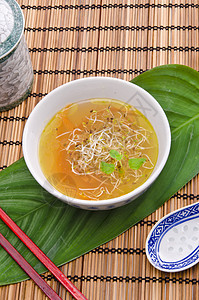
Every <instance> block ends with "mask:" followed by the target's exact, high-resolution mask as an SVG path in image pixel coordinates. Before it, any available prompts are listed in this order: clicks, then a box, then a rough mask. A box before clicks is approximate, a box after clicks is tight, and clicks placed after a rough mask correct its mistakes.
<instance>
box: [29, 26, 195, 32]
mask: <svg viewBox="0 0 199 300" xmlns="http://www.w3.org/2000/svg"><path fill="white" fill-rule="evenodd" d="M97 30H99V31H102V30H105V31H108V30H111V31H113V30H131V31H135V30H136V31H140V30H141V31H144V30H155V31H156V30H199V27H198V26H192V25H188V26H179V25H178V26H174V25H171V26H169V25H167V26H150V25H149V26H123V25H122V26H92V27H90V26H87V27H83V26H75V27H73V26H71V27H56V26H55V27H34V28H32V27H26V28H25V31H33V32H36V31H39V32H40V31H42V32H46V31H59V32H62V31H97Z"/></svg>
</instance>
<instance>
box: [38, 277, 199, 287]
mask: <svg viewBox="0 0 199 300" xmlns="http://www.w3.org/2000/svg"><path fill="white" fill-rule="evenodd" d="M41 276H42V278H43V279H45V280H47V281H49V280H52V279H53V280H55V281H57V279H56V278H55V277H54V276H53V275H47V276H45V275H41ZM67 278H68V279H69V280H72V281H74V282H77V281H105V282H159V283H170V282H171V283H178V284H182V283H186V284H193V285H195V284H198V283H199V280H197V279H195V278H194V279H190V278H181V277H180V278H175V277H174V278H169V277H149V276H146V277H141V276H138V277H137V276H103V275H101V276H98V275H94V276H90V275H87V276H84V275H82V276H77V275H75V276H71V275H67Z"/></svg>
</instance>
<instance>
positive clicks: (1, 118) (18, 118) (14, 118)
mask: <svg viewBox="0 0 199 300" xmlns="http://www.w3.org/2000/svg"><path fill="white" fill-rule="evenodd" d="M27 119H28V118H27V117H14V116H10V117H6V116H5V117H1V116H0V121H1V120H3V121H5V122H6V121H11V122H12V121H25V120H27Z"/></svg>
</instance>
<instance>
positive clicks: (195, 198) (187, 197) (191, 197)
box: [172, 193, 199, 200]
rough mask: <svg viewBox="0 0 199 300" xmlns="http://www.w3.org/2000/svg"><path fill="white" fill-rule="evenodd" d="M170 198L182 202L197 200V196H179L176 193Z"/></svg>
mask: <svg viewBox="0 0 199 300" xmlns="http://www.w3.org/2000/svg"><path fill="white" fill-rule="evenodd" d="M172 198H177V199H183V200H199V195H194V194H182V195H181V194H180V193H176V194H175V195H173V196H172Z"/></svg>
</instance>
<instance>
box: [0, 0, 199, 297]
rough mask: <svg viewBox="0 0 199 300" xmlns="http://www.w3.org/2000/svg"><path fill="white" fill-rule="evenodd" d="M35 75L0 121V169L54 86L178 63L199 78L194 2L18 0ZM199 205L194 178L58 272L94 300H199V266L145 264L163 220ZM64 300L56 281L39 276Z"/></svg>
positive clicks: (9, 290)
mask: <svg viewBox="0 0 199 300" xmlns="http://www.w3.org/2000/svg"><path fill="white" fill-rule="evenodd" d="M18 3H19V4H20V5H21V8H22V10H23V13H24V16H25V37H26V41H27V44H28V47H29V51H30V55H31V59H32V64H33V68H34V86H33V90H32V93H31V95H30V96H29V97H28V99H27V100H26V101H24V102H23V103H22V104H21V105H20V106H18V107H16V108H15V109H12V110H10V111H7V112H3V113H1V114H0V153H1V155H0V169H1V170H2V169H4V168H6V167H7V166H9V165H10V164H11V163H13V162H14V161H16V160H17V159H19V158H20V157H21V156H22V149H21V141H22V132H23V128H24V125H25V122H26V119H27V117H28V116H29V114H30V112H31V111H32V109H33V108H34V107H35V105H36V104H37V103H38V102H39V101H40V100H41V98H42V97H43V96H44V95H46V94H47V93H48V92H50V91H51V90H52V89H54V88H55V87H57V86H59V85H61V84H63V83H65V82H68V81H71V80H74V79H77V78H82V77H86V76H99V75H100V76H112V77H117V78H122V79H125V80H131V79H132V78H133V77H135V76H137V75H139V74H140V73H142V72H144V71H146V70H147V69H151V68H153V67H155V66H158V65H162V64H168V63H180V64H184V65H188V66H190V67H192V68H194V69H196V70H197V71H199V43H198V42H199V4H198V1H197V0H192V1H188V0H181V1H177V0H170V1H169V0H123V1H122V0H121V1H116V0H114V1H111V0H95V1H92V0H81V1H80V0H74V1H72V0H70V1H65V0H48V1H47V0H45V1H42V0H18ZM198 200H199V187H198V177H196V178H194V179H193V180H192V181H191V182H190V183H188V184H187V185H186V186H185V187H184V188H183V189H182V190H180V191H179V192H178V193H177V194H175V195H174V196H173V197H172V198H171V199H170V200H168V201H167V202H166V203H165V204H164V205H163V206H162V207H160V208H159V209H158V210H156V211H155V212H154V213H153V214H151V215H150V216H148V217H147V218H145V219H144V220H142V221H140V222H139V223H138V224H137V225H135V226H133V227H132V228H131V229H129V230H128V231H126V232H125V233H124V234H122V235H120V236H119V237H117V238H116V239H114V240H112V241H111V242H109V243H107V244H105V245H103V246H101V247H99V248H97V249H95V250H93V251H91V252H89V253H88V254H86V255H84V256H82V257H80V258H79V259H76V260H74V261H73V262H70V263H68V264H66V265H64V266H62V267H61V270H62V271H63V272H64V273H65V274H66V275H67V276H68V278H69V279H71V280H72V281H73V282H74V283H75V285H76V286H77V287H78V288H79V289H81V291H82V292H83V293H84V294H85V296H86V297H88V299H92V300H93V299H94V300H98V299H100V300H103V299H106V300H109V299H110V300H112V299H114V300H115V299H116V300H123V299H124V300H125V299H132V300H133V299H135V300H142V299H147V300H160V299H167V300H168V299H169V300H176V299H181V300H189V299H194V300H197V299H199V266H198V265H196V266H194V267H192V268H191V269H189V270H187V271H184V272H180V273H173V274H172V273H164V272H160V271H158V270H156V269H155V268H153V267H152V266H151V265H150V263H149V262H148V260H147V258H146V253H145V241H146V237H147V235H148V233H149V231H150V230H151V228H152V226H153V225H154V224H155V223H156V222H157V221H158V220H159V219H160V218H161V217H163V216H164V215H165V214H167V213H169V212H171V211H173V210H175V209H177V208H180V207H183V206H185V205H188V204H191V203H194V202H196V201H198ZM44 278H45V279H46V280H47V281H48V283H49V284H50V285H51V286H52V287H53V288H54V289H55V290H56V291H57V292H58V293H59V295H60V296H61V297H62V298H63V299H71V296H70V295H69V294H68V293H66V291H65V289H64V288H62V287H61V286H60V285H59V284H58V282H57V281H56V280H54V278H53V276H51V275H50V274H49V273H46V274H45V275H44ZM0 299H1V300H13V299H14V300H15V299H20V300H22V299H24V300H33V299H34V300H41V299H46V297H45V296H44V294H43V293H42V292H41V291H40V290H39V288H37V286H35V284H34V283H33V282H32V281H31V280H28V281H25V282H22V283H18V284H14V285H9V286H3V287H1V288H0Z"/></svg>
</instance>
